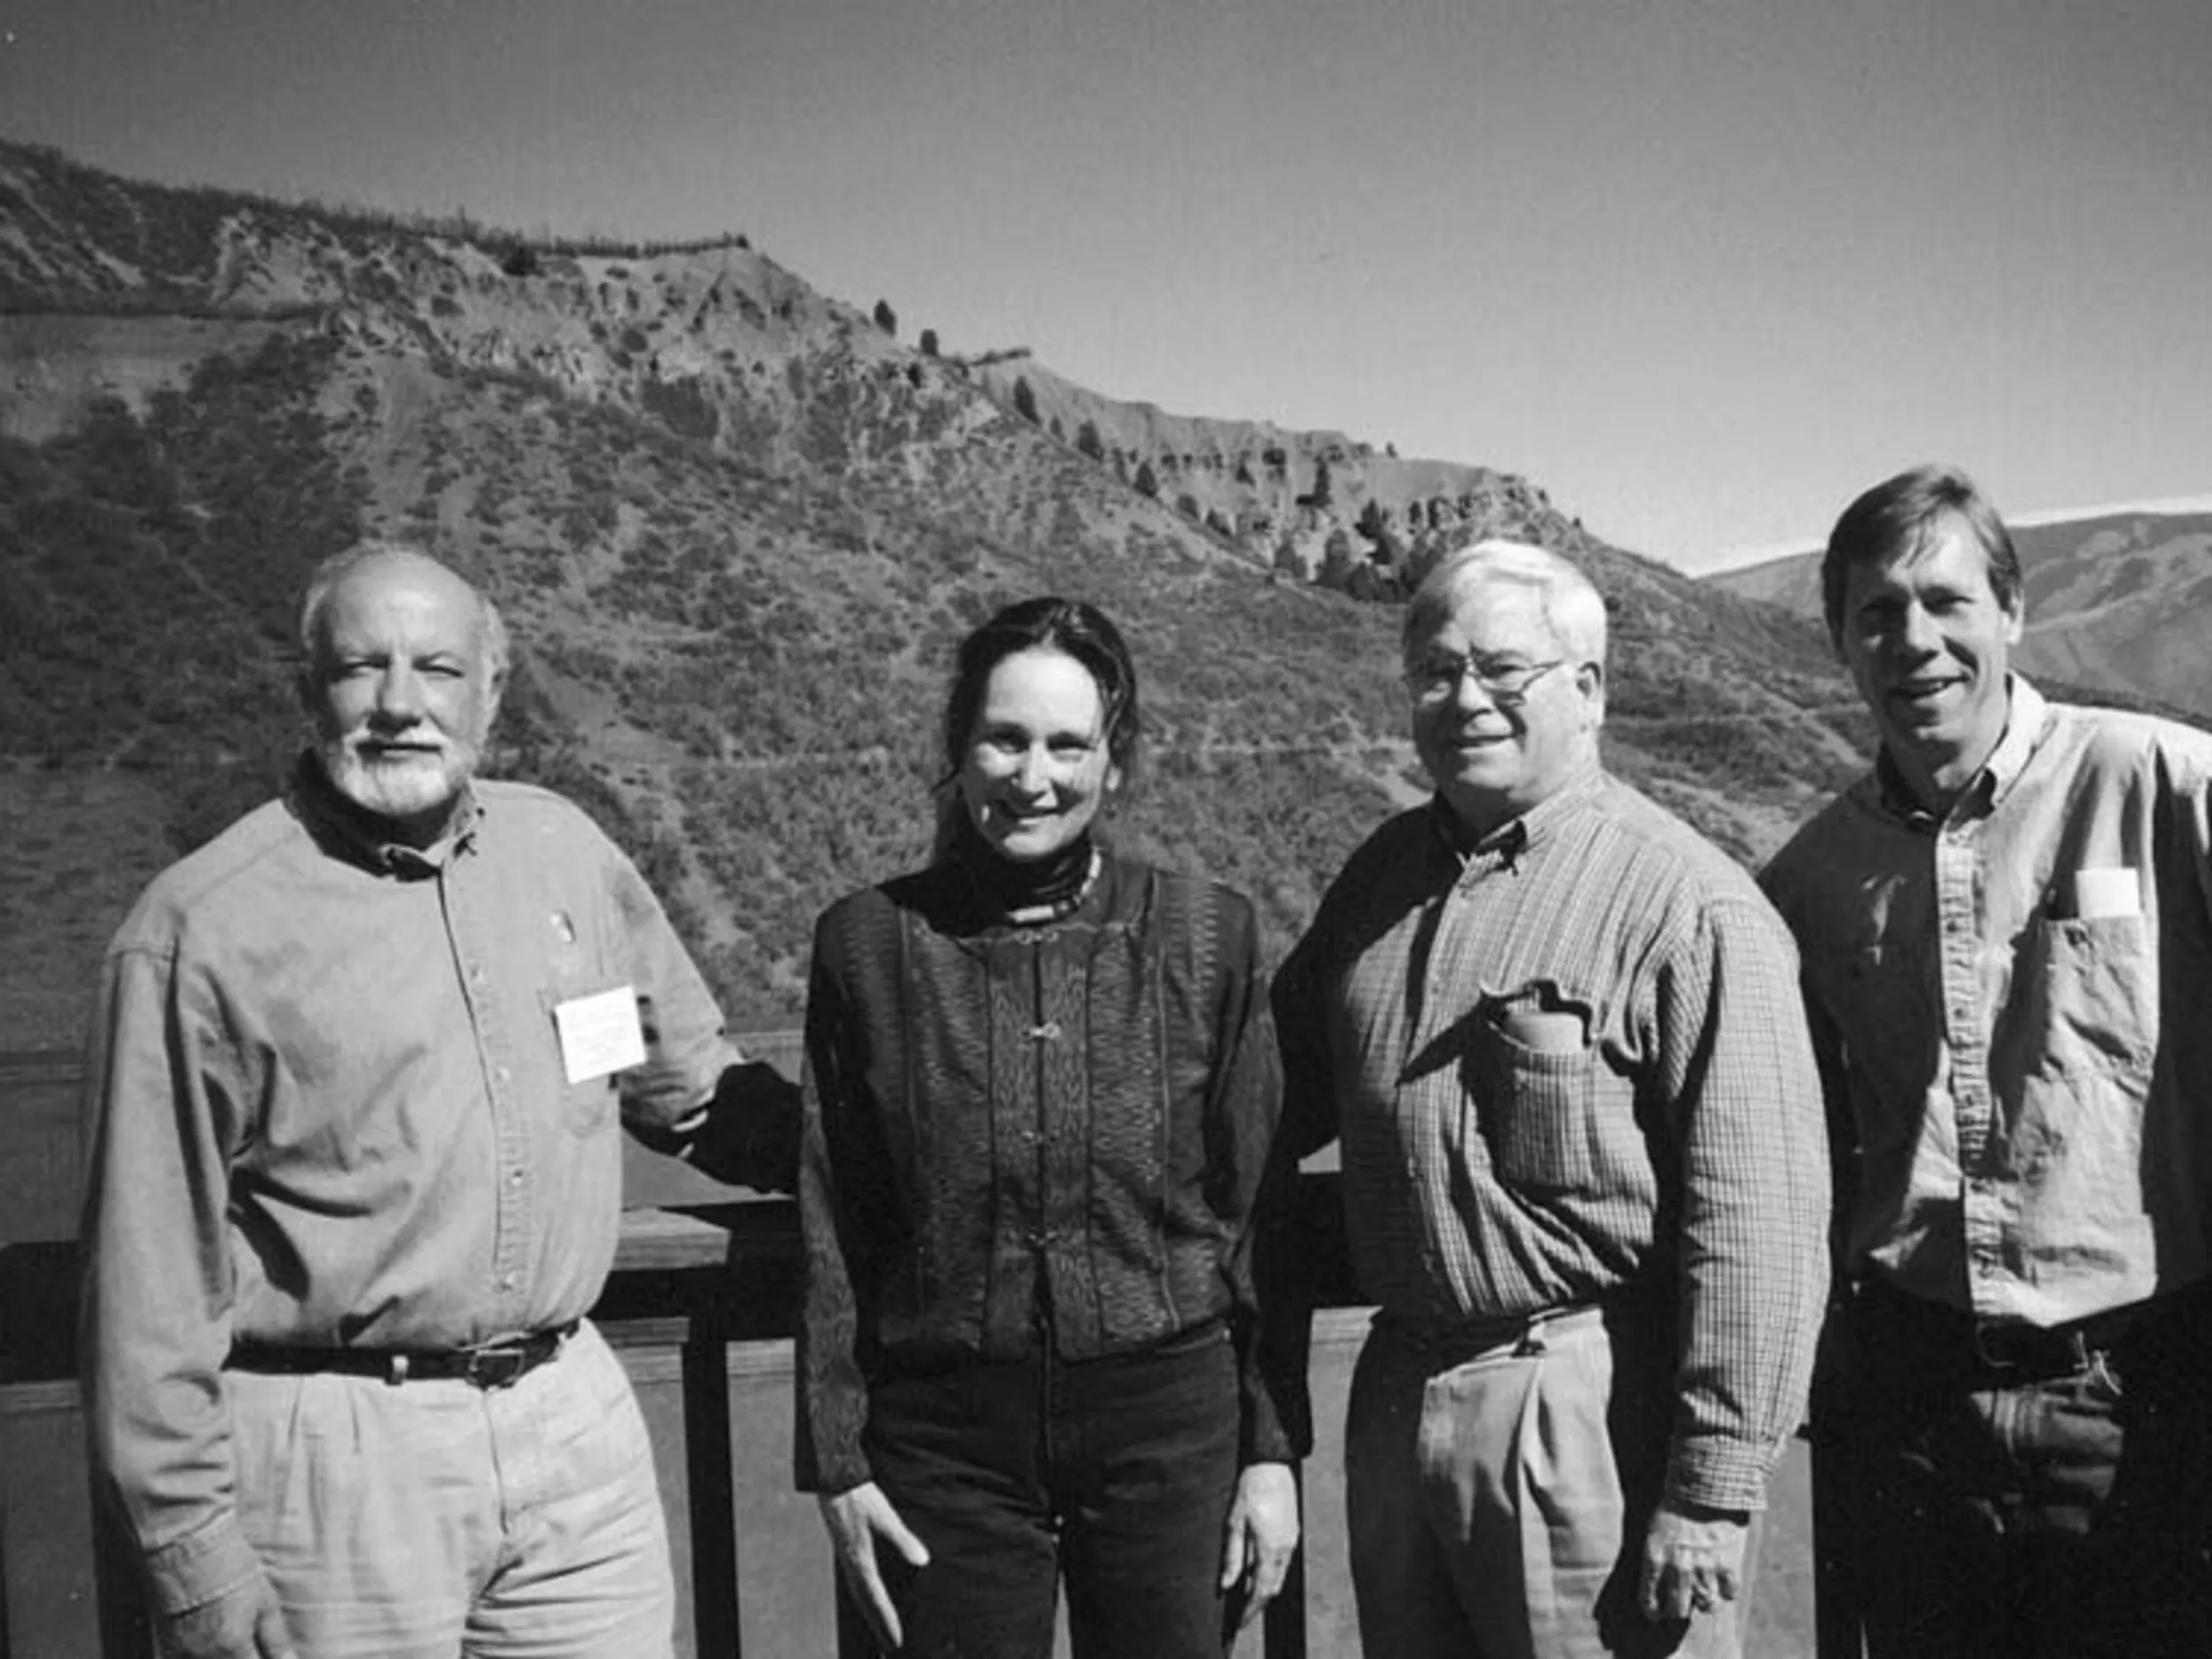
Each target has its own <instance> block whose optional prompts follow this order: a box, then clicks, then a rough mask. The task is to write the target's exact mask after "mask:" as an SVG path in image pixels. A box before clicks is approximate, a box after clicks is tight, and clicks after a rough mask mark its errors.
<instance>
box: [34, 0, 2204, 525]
mask: <svg viewBox="0 0 2212 1659" xmlns="http://www.w3.org/2000/svg"><path fill="white" fill-rule="evenodd" d="M2208 71H2212V4H2207V3H2206V0H2099V4H2094V5H2092V4H2086V3H2084V0H1571V3H1570V0H1551V3H1549V4H1545V3H1542V0H1481V3H1480V4H1476V0H1361V3H1360V4H1345V0H1080V3H1079V4H1053V3H1051V0H0V134H4V135H5V136H10V137H13V138H19V139H28V140H34V141H37V142H41V143H46V144H55V145H58V146H59V147H60V148H62V149H64V150H66V151H68V152H71V153H73V154H74V155H76V156H77V157H79V158H81V159H82V160H88V161H90V162H93V163H95V164H97V165H99V166H102V167H110V168H113V169H115V170H117V171H120V172H123V173H127V174H130V175H136V176H142V177H151V178H159V179H164V180H172V181H178V182H191V183H214V184H222V185H228V186H233V187H237V188H242V189H248V190H256V191H269V192H272V193H276V194H280V195H286V196H313V197H316V198H319V199H324V200H328V201H333V202H342V203H347V204H353V205H364V206H380V207H390V208H397V209H405V210H413V211H420V212H428V213H447V212H451V211H453V210H454V209H456V208H465V209H466V210H467V211H468V212H469V213H471V214H474V215H476V216H478V217H479V218H480V219H485V220H487V221H490V222H494V223H497V224H502V225H508V226H512V227H515V228H518V229H521V230H554V231H557V232H563V233H571V234H583V233H589V234H600V235H610V236H624V237H637V238H678V237H695V236H705V235H710V234H714V233H718V232H723V231H731V230H743V231H744V232H746V233H747V234H748V235H749V236H750V237H751V238H752V241H753V243H754V245H756V246H758V247H759V248H761V249H762V250H763V251H765V252H767V253H769V254H770V255H772V256H773V257H775V259H777V260H778V261H781V262H782V263H783V264H785V265H786V266H789V267H790V268H791V269H793V270H795V271H796V272H798V275H800V276H801V277H805V278H806V280H808V281H810V282H812V283H813V284H814V285H816V286H817V287H819V288H822V289H823V290H825V291H826V292H830V293H831V294H834V295H837V296H838V297H839V298H842V299H845V300H851V301H853V302H854V303H857V304H859V305H861V306H863V307H866V306H871V305H873V304H874V302H875V301H876V300H877V299H879V298H882V299H887V300H890V301H891V303H892V306H893V307H894V308H896V310H897V312H898V314H899V317H900V328H901V331H902V332H903V333H904V334H905V335H906V336H907V338H908V339H912V338H913V337H914V335H915V333H916V332H918V331H919V330H920V329H921V328H923V327H925V326H926V327H932V328H935V329H936V330H937V331H938V332H939V335H940V336H941V337H942V339H944V341H945V344H946V348H947V349H950V350H979V349H983V348H985V347H996V346H1008V345H1016V344H1020V345H1027V346H1029V347H1032V348H1034V350H1035V351H1036V352H1037V354H1038V355H1039V356H1040V358H1041V359H1042V360H1043V361H1044V362H1048V363H1049V364H1050V365H1051V366H1052V367H1054V368H1055V369H1056V370H1060V371H1061V372H1063V373H1064V374H1066V375H1068V376H1070V377H1071V378H1074V379H1077V380H1079V381H1081V382H1083V383H1085V384H1087V385H1089V386H1094V387H1096V388H1097V389H1099V390H1100V391H1102V392H1106V393H1111V394H1113V395H1116V396H1120V397H1128V398H1142V399H1148V400H1149V401H1153V402H1156V403H1158V404H1161V405H1163V406H1164V407H1165V408H1167V409H1173V410H1176V411H1179V412H1185V413H1191V414H1203V415H1219V416H1227V417H1239V418H1252V419H1268V420H1273V421H1276V422H1278V423H1280V424H1283V425H1286V426H1293V427H1336V428H1340V429H1342V430H1344V431H1345V432H1349V433H1351V435H1353V436H1354V437H1356V438H1362V439H1366V440H1370V441H1372V442H1374V443H1375V444H1376V445H1377V446H1378V447H1379V446H1380V445H1382V444H1383V442H1385V441H1392V442H1395V443H1396V444H1397V445H1398V448H1399V450H1400V451H1401V452H1402V453H1404V454H1406V455H1428V456H1444V457H1446V458H1449V459H1453V460H1458V461H1466V462H1477V463H1486V464H1490V465H1493V466H1499V467H1505V468H1508V469H1511V470H1514V471H1521V472H1524V473H1526V474H1528V475H1529V476H1530V477H1531V478H1532V479H1535V480H1536V482H1538V484H1540V485H1542V486H1543V487H1545V488H1546V489H1547V490H1548V491H1549V492H1550V493H1551V495H1552V497H1553V499H1554V502H1556V503H1557V504H1558V505H1560V506H1561V507H1562V508H1563V509H1564V510H1567V511H1569V512H1572V513H1576V514H1578V515H1580V516H1581V517H1582V518H1584V520H1585V522H1586V523H1587V524H1588V525H1589V526H1591V527H1592V528H1593V529H1594V530H1597V531H1599V532H1601V534H1605V535H1607V536H1608V538H1610V539H1612V540H1614V541H1619V542H1621V543H1623V544H1624V545H1626V546H1629V547H1632V548H1636V549H1640V550H1642V551H1646V552H1649V553H1652V554H1655V555H1657V556H1658V557H1663V558H1667V559H1669V560H1671V561H1672V562H1675V563H1677V564H1679V565H1685V566H1686V567H1690V568H1698V567H1702V566H1705V565H1712V564H1715V563H1717V562H1720V561H1722V560H1724V559H1725V558H1728V557H1741V555H1742V553H1743V552H1744V551H1745V550H1746V549H1754V548H1759V547H1762V546H1766V545H1771V544H1774V543H1777V542H1782V541H1792V540H1797V541H1803V540H1808V539H1811V538H1814V537H1817V536H1819V535H1820V534H1824V533H1825V531H1826V527H1827V525H1828V523H1829V521H1830V520H1831V519H1832V518H1834V515H1835V513H1836V512H1837V510H1839V509H1840V508H1841V507H1842V504H1843V503H1844V502H1845V501H1847V500H1848V499H1849V498H1850V496H1851V495H1853V494H1855V493H1856V492H1857V491H1858V489H1859V488H1860V487H1863V486H1865V485H1866V484H1869V483H1872V482H1873V481H1874V480H1875V479H1878V478H1881V477H1882V476H1885V475H1886V474H1888V473H1889V472H1890V471H1895V470H1896V469H1897V468H1898V467H1900V466H1904V465H1906V464H1909V463H1912V462H1915V461H1919V460H1923V459H1935V458H1943V459H1949V460H1952V461H1956V462H1958V463H1961V464H1963V465H1965V466H1966V467H1967V468H1968V470H1970V471H1974V472H1975V473H1976V474H1977V475H1978V476H1979V477H1980V478H1981V479H1982V482H1983V483H1984V484H1985V485H1986V486H1987V487H1989V488H1990V491H1991V493H1992V494H1993V495H1995V496H1996V497H1997V499H1998V502H1999V504H2000V505H2001V506H2003V507H2005V508H2006V510H2010V511H2015V512H2022V513H2024V512H2028V511H2031V510H2038V509H2048V508H2054V507H2064V506H2086V505H2091V504H2099V503H2105V502H2120V501H2134V500H2144V499H2155V498H2164V497H2173V496H2185V495H2202V494H2204V493H2205V492H2207V491H2208V490H2212V95H2208V92H2207V90H2206V88H2207V82H2208V79H2212V76H2208Z"/></svg>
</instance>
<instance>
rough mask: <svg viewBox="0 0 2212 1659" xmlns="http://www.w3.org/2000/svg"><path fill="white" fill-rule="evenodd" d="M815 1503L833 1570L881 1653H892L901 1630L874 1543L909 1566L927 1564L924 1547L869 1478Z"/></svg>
mask: <svg viewBox="0 0 2212 1659" xmlns="http://www.w3.org/2000/svg"><path fill="white" fill-rule="evenodd" d="M820 1502H821V1504H822V1524H823V1525H824V1526H826V1527H828V1528H829V1529H830V1545H831V1546H832V1547H833V1548H835V1550H836V1551H837V1570H838V1571H839V1572H840V1573H842V1574H844V1575H845V1587H846V1588H847V1589H848V1590H850V1591H851V1592H852V1593H853V1600H854V1601H857V1602H858V1603H860V1608H861V1616H863V1617H865V1618H866V1619H867V1620H868V1630H869V1632H871V1633H872V1634H873V1635H874V1636H875V1638H876V1646H877V1647H881V1648H882V1649H883V1650H884V1652H885V1653H897V1652H898V1651H899V1647H900V1643H901V1642H902V1641H903V1640H905V1637H906V1632H905V1630H904V1628H903V1627H902V1626H901V1625H900V1623H899V1609H898V1608H896V1607H895V1606H893V1605H892V1599H891V1589H890V1586H889V1585H885V1584H884V1575H883V1569H882V1568H881V1567H880V1566H879V1565H878V1564H877V1562H876V1546H877V1545H878V1544H879V1543H887V1544H889V1545H890V1546H892V1548H893V1549H895V1550H897V1551H898V1552H899V1554H900V1555H901V1556H902V1557H904V1558H905V1560H906V1562H907V1565H909V1566H911V1567H926V1566H928V1565H929V1564H930V1552H929V1549H928V1547H927V1546H924V1545H923V1542H922V1540H921V1539H920V1538H916V1537H915V1535H914V1534H913V1533H912V1532H909V1531H908V1530H907V1523H905V1522H904V1521H901V1520H900V1518H899V1512H898V1511H897V1510H896V1509H894V1508H892V1507H891V1499H888V1498H886V1497H884V1490H883V1488H882V1487H880V1486H878V1485H876V1483H875V1482H874V1481H868V1482H865V1483H863V1484H861V1485H858V1486H855V1487H853V1489H852V1490H851V1491H849V1492H839V1493H837V1496H835V1497H834V1498H832V1497H828V1496H824V1497H823V1498H822V1499H820Z"/></svg>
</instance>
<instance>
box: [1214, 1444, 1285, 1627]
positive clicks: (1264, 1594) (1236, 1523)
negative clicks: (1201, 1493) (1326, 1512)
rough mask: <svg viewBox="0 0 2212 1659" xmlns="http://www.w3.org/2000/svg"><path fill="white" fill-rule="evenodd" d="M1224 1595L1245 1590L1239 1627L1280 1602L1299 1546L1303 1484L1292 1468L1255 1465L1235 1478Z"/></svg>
mask: <svg viewBox="0 0 2212 1659" xmlns="http://www.w3.org/2000/svg"><path fill="white" fill-rule="evenodd" d="M1222 1530H1223V1533H1224V1536H1223V1538H1222V1540H1221V1591H1222V1593H1223V1594H1225V1595H1226V1594H1227V1593H1229V1592H1230V1591H1231V1590H1233V1589H1235V1587H1236V1586H1237V1585H1238V1584H1239V1583H1242V1585H1244V1608H1243V1613H1242V1617H1240V1618H1239V1620H1238V1621H1237V1622H1238V1624H1250V1623H1251V1622H1252V1619H1253V1617H1254V1616H1256V1615H1257V1614H1258V1612H1259V1610H1260V1608H1264V1607H1266V1605H1267V1604H1268V1603H1269V1602H1270V1601H1273V1600H1274V1599H1275V1595H1276V1593H1277V1592H1279V1591H1280V1590H1281V1588H1282V1580H1283V1576H1284V1575H1285V1574H1286V1573H1288V1572H1289V1570H1290V1557H1291V1555H1292V1554H1293V1553H1295V1552H1296V1551H1297V1547H1298V1483H1297V1477H1296V1476H1293V1475H1292V1474H1291V1472H1290V1466H1289V1464H1288V1463H1254V1464H1250V1465H1249V1466H1248V1467H1247V1468H1245V1469H1244V1471H1243V1473H1242V1474H1241V1475H1239V1476H1237V1477H1236V1498H1235V1501H1234V1502H1232V1503H1231V1504H1230V1505H1229V1518H1228V1521H1227V1523H1226V1525H1225V1526H1224V1527H1223V1529H1222Z"/></svg>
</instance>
